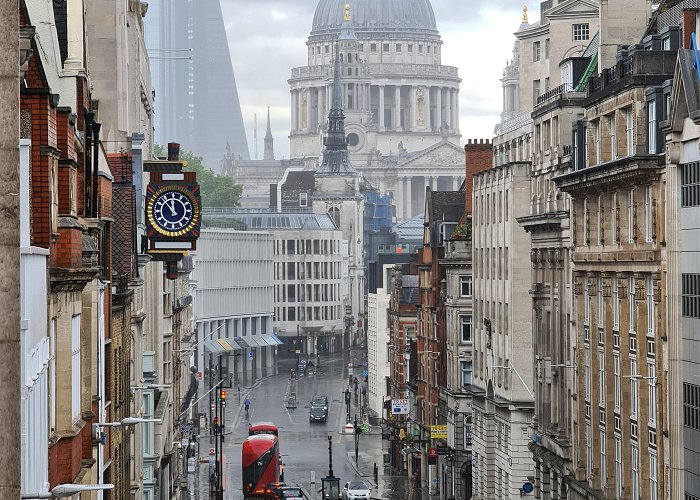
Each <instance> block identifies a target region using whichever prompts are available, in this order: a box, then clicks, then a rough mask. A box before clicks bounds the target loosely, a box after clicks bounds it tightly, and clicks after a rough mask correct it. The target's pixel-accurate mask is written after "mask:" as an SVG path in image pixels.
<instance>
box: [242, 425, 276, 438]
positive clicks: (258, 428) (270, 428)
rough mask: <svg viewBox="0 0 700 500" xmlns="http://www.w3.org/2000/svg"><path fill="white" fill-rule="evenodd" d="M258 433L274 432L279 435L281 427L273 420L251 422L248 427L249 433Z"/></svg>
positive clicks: (273, 433) (253, 434)
mask: <svg viewBox="0 0 700 500" xmlns="http://www.w3.org/2000/svg"><path fill="white" fill-rule="evenodd" d="M258 434H272V435H273V436H279V429H278V428H277V426H276V425H275V424H273V423H272V422H257V423H254V424H250V427H248V435H249V436H256V435H258Z"/></svg>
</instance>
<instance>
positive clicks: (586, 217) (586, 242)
mask: <svg viewBox="0 0 700 500" xmlns="http://www.w3.org/2000/svg"><path fill="white" fill-rule="evenodd" d="M588 211H589V207H588V198H584V199H583V244H584V245H589V244H590V243H591V242H590V239H589V237H588V236H589V234H590V233H589V230H590V227H589V226H590V224H589V212H588Z"/></svg>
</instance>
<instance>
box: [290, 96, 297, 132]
mask: <svg viewBox="0 0 700 500" xmlns="http://www.w3.org/2000/svg"><path fill="white" fill-rule="evenodd" d="M291 95H292V133H294V132H296V130H297V122H298V119H297V91H296V90H294V89H292V91H291Z"/></svg>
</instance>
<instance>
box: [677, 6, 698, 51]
mask: <svg viewBox="0 0 700 500" xmlns="http://www.w3.org/2000/svg"><path fill="white" fill-rule="evenodd" d="M696 16H697V11H695V10H684V11H683V20H682V23H683V26H682V31H683V32H682V35H681V36H682V37H683V48H684V49H689V48H690V35H691V34H692V33H693V32H694V31H695V17H696Z"/></svg>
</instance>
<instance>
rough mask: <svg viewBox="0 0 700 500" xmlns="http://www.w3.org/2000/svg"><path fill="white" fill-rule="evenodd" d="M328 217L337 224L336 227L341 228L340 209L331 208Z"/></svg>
mask: <svg viewBox="0 0 700 500" xmlns="http://www.w3.org/2000/svg"><path fill="white" fill-rule="evenodd" d="M328 215H330V216H331V219H333V222H335V225H336V227H338V228H339V227H340V209H339V208H338V207H331V208H329V209H328Z"/></svg>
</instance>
